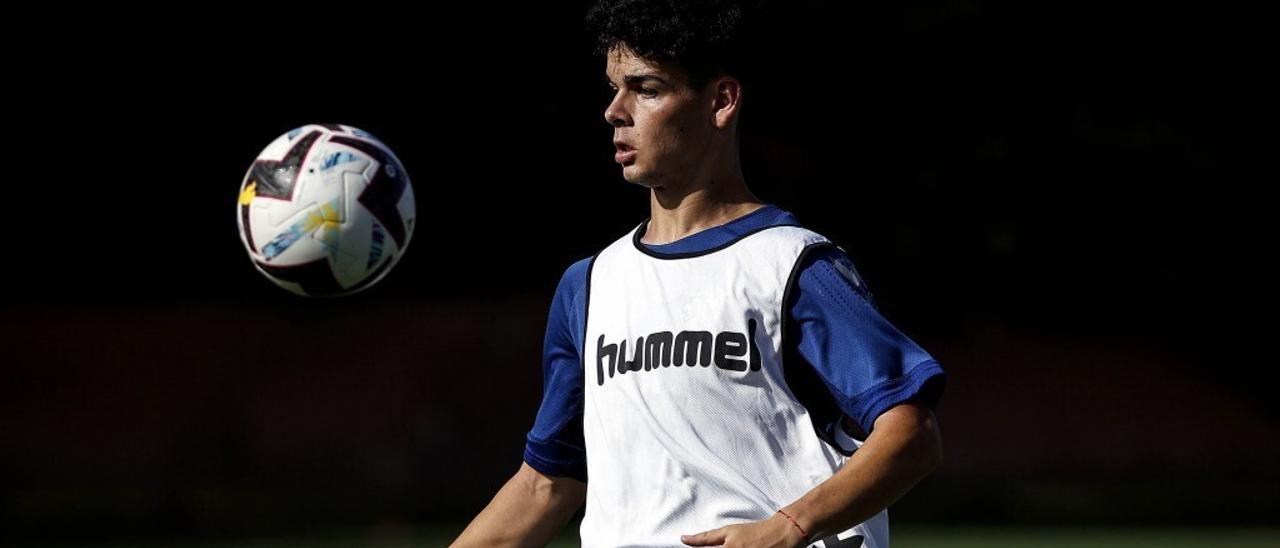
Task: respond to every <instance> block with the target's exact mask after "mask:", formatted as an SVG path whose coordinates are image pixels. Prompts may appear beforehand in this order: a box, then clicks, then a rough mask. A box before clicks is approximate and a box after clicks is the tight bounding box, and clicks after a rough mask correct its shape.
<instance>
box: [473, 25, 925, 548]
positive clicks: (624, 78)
mask: <svg viewBox="0 0 1280 548" xmlns="http://www.w3.org/2000/svg"><path fill="white" fill-rule="evenodd" d="M614 4H615V3H613V2H603V3H602V4H601V5H598V6H597V7H595V8H593V10H592V11H591V13H590V14H589V18H588V20H589V22H590V23H591V25H592V26H593V28H594V29H595V30H596V32H597V33H598V35H599V36H600V44H601V46H600V49H601V51H602V52H603V53H605V56H606V68H605V73H606V75H607V77H608V80H609V84H610V87H611V88H612V90H613V91H612V93H613V95H612V99H611V101H610V103H609V105H608V107H607V108H606V109H605V111H604V116H605V121H606V122H608V123H609V124H610V125H611V126H612V127H613V128H614V144H615V146H616V148H617V154H616V156H615V159H616V160H617V161H618V163H619V164H620V165H621V166H622V175H623V177H624V178H625V179H626V180H627V181H629V182H632V183H635V184H638V185H641V186H644V187H646V188H647V189H648V190H649V203H650V212H651V216H650V218H649V219H646V220H645V221H644V222H642V223H640V225H639V226H637V227H636V229H635V230H634V231H629V232H628V233H627V234H626V235H624V236H623V237H621V238H619V239H618V240H617V241H615V242H614V243H613V244H611V245H609V246H608V247H606V248H605V249H604V250H602V251H600V252H599V253H598V254H596V255H595V256H593V257H591V258H588V259H584V260H582V261H579V262H577V263H575V264H574V265H572V266H570V267H569V269H568V270H567V271H566V272H565V275H564V276H563V278H562V279H561V281H560V285H559V287H558V288H557V291H556V295H555V298H554V300H553V303H552V310H551V313H550V317H549V321H548V326H547V335H546V339H545V347H544V356H543V358H544V362H543V363H544V377H543V380H544V394H543V402H542V406H541V407H540V408H539V411H538V416H537V418H536V420H535V423H534V426H533V429H532V430H531V431H530V432H529V436H528V441H527V445H526V450H525V457H524V460H525V462H524V463H523V464H522V465H521V467H520V470H519V471H518V472H517V473H516V474H515V476H514V477H512V478H511V480H510V481H508V482H507V484H506V485H505V486H504V487H503V488H502V489H501V490H500V491H499V492H498V494H497V495H496V496H495V497H494V499H493V501H492V502H490V504H489V505H488V506H487V507H486V508H485V509H484V510H483V511H482V512H481V513H480V515H479V516H477V517H476V519H475V520H474V521H473V522H472V523H471V525H470V526H468V527H467V529H466V530H465V531H463V533H462V535H461V537H459V538H458V540H457V541H456V542H455V543H454V546H459V547H462V546H543V545H545V544H546V543H547V542H548V541H549V539H550V538H551V537H552V536H553V535H554V534H555V533H556V531H558V530H559V529H560V528H561V527H562V526H563V525H564V523H565V522H566V521H567V520H568V519H569V518H570V517H571V516H572V514H573V513H574V512H575V511H576V510H577V509H578V508H579V507H580V506H581V505H582V504H583V502H584V501H585V503H586V513H585V516H584V519H583V522H582V526H581V530H580V533H581V538H582V545H583V546H587V547H609V548H612V547H618V546H631V547H658V546H664V547H669V546H680V545H682V544H683V545H690V546H721V545H723V546H728V547H736V546H744V547H745V546H750V547H759V546H778V547H781V546H787V547H799V546H810V545H812V546H819V547H823V548H835V547H846V546H867V547H873V548H885V547H887V546H888V545H889V538H888V522H887V514H886V511H885V509H886V508H887V507H888V506H889V505H890V504H891V503H892V502H894V501H895V500H897V499H898V498H899V497H901V496H902V495H903V494H904V493H906V492H907V491H908V490H909V489H910V488H911V487H912V486H913V485H915V483H916V482H918V481H919V480H920V479H921V478H923V477H924V476H926V475H927V474H928V473H930V472H931V471H932V470H933V469H934V468H935V467H936V466H937V465H938V463H939V461H940V458H941V441H940V436H939V432H938V427H937V422H936V420H935V418H934V416H933V413H932V411H931V408H932V406H933V405H934V404H935V403H936V401H937V399H938V397H939V395H940V394H941V391H942V386H943V384H944V376H943V373H942V370H941V368H940V367H939V365H938V363H937V362H936V361H934V360H933V359H932V358H931V357H930V356H929V354H928V353H926V352H925V351H924V350H922V349H921V348H920V347H919V346H917V345H916V344H915V343H914V342H912V341H911V340H910V339H909V338H907V337H906V336H905V335H903V334H902V333H901V332H900V331H898V330H897V329H895V328H894V327H893V326H892V325H891V324H890V323H889V322H888V321H886V320H885V319H884V318H883V317H882V316H881V315H880V314H879V313H878V312H877V310H876V308H875V306H874V304H873V301H872V298H871V294H870V293H869V292H868V290H867V289H866V287H865V285H864V284H863V283H862V281H861V279H860V278H859V276H858V275H857V272H856V270H855V269H854V268H853V265H852V263H851V262H850V261H849V259H848V257H847V256H846V255H845V254H844V252H843V250H842V249H840V248H839V247H838V246H836V245H835V244H833V243H832V242H830V241H829V240H827V239H826V238H825V237H823V236H821V235H819V234H817V233H814V232H812V231H809V230H807V229H805V228H803V227H801V226H800V225H799V223H798V222H797V220H796V218H795V217H794V216H792V215H791V214H790V213H788V212H786V211H783V210H781V209H779V208H777V207H775V206H772V205H767V204H765V203H763V202H761V201H760V200H759V199H757V198H756V197H755V196H754V195H752V193H751V191H750V190H749V189H748V188H747V185H746V182H745V179H744V177H743V174H742V170H741V166H740V164H739V156H738V153H739V151H738V138H737V124H738V119H739V116H740V114H741V109H742V108H743V104H744V103H743V100H744V97H745V94H746V93H748V92H749V89H748V88H747V87H746V86H744V85H743V82H742V79H741V78H739V77H738V75H737V74H735V72H733V71H735V70H738V69H736V68H735V67H736V66H738V65H736V64H735V63H734V62H733V61H732V60H730V59H728V58H724V57H717V56H718V55H731V52H732V47H731V46H732V44H733V42H732V37H733V33H734V31H735V30H736V29H737V28H738V27H739V25H740V23H741V19H742V11H741V10H739V9H737V8H736V7H734V6H733V5H730V4H726V3H719V4H718V5H717V4H714V3H692V4H691V3H668V2H651V3H647V2H634V1H630V2H628V1H622V2H617V3H616V5H614ZM675 4H679V5H675ZM726 52H729V53H726ZM739 72H740V71H739ZM588 480H589V481H588Z"/></svg>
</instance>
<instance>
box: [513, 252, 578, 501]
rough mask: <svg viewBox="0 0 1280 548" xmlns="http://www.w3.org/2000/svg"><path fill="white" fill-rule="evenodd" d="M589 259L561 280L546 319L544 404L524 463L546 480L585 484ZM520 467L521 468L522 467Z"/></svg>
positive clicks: (543, 365)
mask: <svg viewBox="0 0 1280 548" xmlns="http://www.w3.org/2000/svg"><path fill="white" fill-rule="evenodd" d="M590 261H591V259H590V258H587V259H583V260H581V261H578V262H576V263H574V264H573V265H572V266H570V267H569V268H568V269H567V270H566V271H565V273H564V275H563V276H562V277H561V278H560V283H559V284H558V286H557V287H556V293H555V296H554V297H553V298H552V302H551V310H550V312H549V313H548V315H547V331H546V336H545V338H544V340H543V351H542V403H541V404H540V405H539V407H538V414H537V417H536V418H535V419H534V424H533V427H532V428H531V429H530V430H529V433H528V435H527V436H526V439H525V452H524V461H525V463H526V464H527V465H528V466H530V467H532V468H533V469H535V470H537V471H538V472H541V473H542V474H544V475H548V476H561V477H571V478H576V479H577V480H579V481H586V445H585V443H584V441H583V436H582V405H583V393H582V390H583V370H582V358H581V350H580V349H581V348H582V337H583V334H582V333H583V330H584V329H585V321H586V318H585V314H586V279H587V273H588V270H589V268H590ZM522 468H523V467H522Z"/></svg>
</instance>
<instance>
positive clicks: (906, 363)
mask: <svg viewBox="0 0 1280 548" xmlns="http://www.w3.org/2000/svg"><path fill="white" fill-rule="evenodd" d="M797 268H798V269H799V276H798V280H796V282H795V283H796V286H795V292H796V296H795V299H794V304H793V306H792V307H791V309H790V311H791V316H792V321H793V322H794V324H795V325H796V326H798V329H796V337H797V339H796V341H795V344H796V346H797V348H796V350H797V351H798V352H799V354H800V355H801V356H803V358H804V360H805V361H807V362H808V363H809V364H811V365H812V371H813V372H815V373H816V374H817V377H818V380H820V381H821V384H822V385H825V388H826V392H827V393H828V394H823V395H820V396H819V397H822V398H824V399H826V398H830V400H834V401H830V400H828V403H829V404H828V405H827V406H826V407H827V409H828V410H829V411H830V413H828V415H829V416H825V417H824V416H821V413H819V414H818V415H819V416H815V417H814V418H815V425H818V426H819V428H824V427H825V428H826V429H828V431H829V429H830V428H832V423H834V422H835V421H837V420H840V417H836V416H832V415H834V414H835V411H836V409H838V410H839V411H840V412H843V413H844V414H845V415H847V416H848V417H850V418H852V419H853V421H854V422H855V423H856V425H857V426H858V427H860V428H861V436H858V437H863V436H865V435H866V434H869V433H870V432H871V429H872V426H873V425H874V424H875V420H876V418H877V417H879V416H880V414H881V413H884V412H885V411H887V410H889V408H891V407H893V406H895V405H898V404H900V403H903V402H906V401H908V400H913V401H916V402H919V403H922V404H923V405H926V406H928V407H933V406H934V405H936V404H937V402H938V399H939V398H940V397H941V395H942V390H943V387H944V386H945V384H946V376H945V374H944V373H943V371H942V368H941V366H940V365H938V362H937V361H935V360H934V359H933V357H932V356H930V355H929V354H928V353H927V352H925V351H924V350H923V349H922V348H920V346H919V345H917V344H916V343H915V342H914V341H912V340H911V339H910V338H908V337H907V336H906V335H904V334H903V333H902V332H901V331H899V330H898V329H897V328H896V327H894V326H893V324H891V323H889V321H888V320H886V319H885V318H884V316H881V315H880V312H879V310H878V309H877V308H876V305H875V301H874V300H873V298H872V296H871V292H870V291H869V290H868V289H867V288H866V284H865V283H864V282H863V280H862V279H861V277H860V276H859V275H858V273H857V270H856V269H854V267H853V263H852V261H850V260H849V257H848V256H847V255H846V254H845V253H844V251H843V250H841V249H840V248H838V247H836V246H830V245H824V246H819V247H816V248H814V249H813V252H812V253H809V254H807V255H806V256H804V257H801V259H800V261H799V264H798V265H797ZM813 384H814V385H818V384H819V383H818V382H816V381H815V382H813ZM815 392H816V391H815ZM799 396H800V394H797V397H799ZM830 404H834V405H830ZM806 406H807V405H806ZM816 407H818V408H821V407H822V406H821V405H818V406H816ZM819 421H821V422H823V423H825V424H822V425H819Z"/></svg>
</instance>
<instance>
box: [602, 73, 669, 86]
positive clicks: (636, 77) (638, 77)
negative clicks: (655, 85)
mask: <svg viewBox="0 0 1280 548" xmlns="http://www.w3.org/2000/svg"><path fill="white" fill-rule="evenodd" d="M604 78H605V80H607V81H608V82H609V83H610V84H612V83H613V80H612V79H610V78H609V77H608V76H607V75H606V76H605V77H604ZM649 80H656V81H658V82H661V83H662V85H664V86H667V87H671V82H668V81H666V80H664V79H662V77H660V76H658V75H656V74H628V75H626V76H623V77H622V81H623V82H625V83H627V84H635V83H644V82H647V81H649Z"/></svg>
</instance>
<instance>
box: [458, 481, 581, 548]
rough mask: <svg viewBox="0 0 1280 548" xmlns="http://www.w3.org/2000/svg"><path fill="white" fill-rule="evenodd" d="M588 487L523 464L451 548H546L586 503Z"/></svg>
mask: <svg viewBox="0 0 1280 548" xmlns="http://www.w3.org/2000/svg"><path fill="white" fill-rule="evenodd" d="M586 492H587V485H586V484H585V483H582V482H580V481H578V480H574V479H568V478H548V477H547V476H544V475H542V474H540V473H538V472H537V471H536V470H534V469H533V468H531V467H529V465H528V464H526V463H521V464H520V470H519V471H518V472H516V474H515V475H514V476H512V477H511V479H510V480H508V481H507V483H506V485H503V486H502V489H500V490H498V494H496V495H494V497H493V500H492V501H490V502H489V505H488V506H485V508H484V510H482V511H481V512H480V514H479V515H477V516H476V518H475V519H474V520H472V521H471V524H470V525H468V526H467V528H466V529H465V530H464V531H462V535H461V536H459V537H458V539H457V540H455V541H454V542H453V544H452V545H451V546H452V547H454V548H469V547H473V546H474V547H480V546H483V547H491V546H497V547H525V546H539V547H541V546H546V545H547V543H549V542H550V541H551V538H552V537H553V536H555V534H556V532H558V531H559V530H560V529H561V528H562V527H564V524H565V523H566V522H567V521H569V518H571V517H573V513H574V512H576V511H577V510H578V508H579V507H581V506H582V503H583V501H584V500H586Z"/></svg>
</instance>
